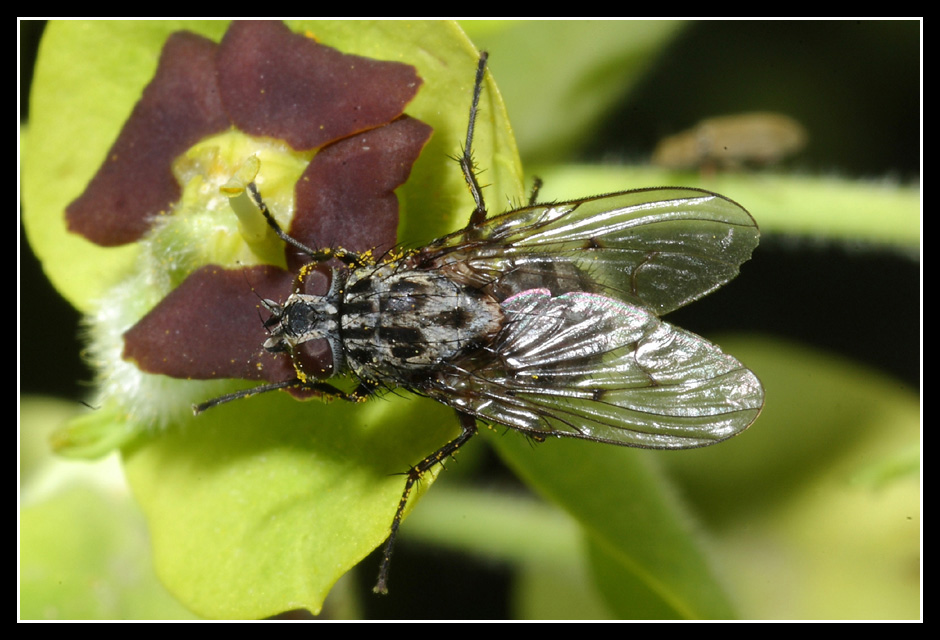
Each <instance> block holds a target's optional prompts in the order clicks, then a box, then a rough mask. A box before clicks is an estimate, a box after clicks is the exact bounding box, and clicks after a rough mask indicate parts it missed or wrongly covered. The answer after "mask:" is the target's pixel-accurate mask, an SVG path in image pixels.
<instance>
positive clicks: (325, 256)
mask: <svg viewBox="0 0 940 640" xmlns="http://www.w3.org/2000/svg"><path fill="white" fill-rule="evenodd" d="M246 190H247V192H248V197H249V199H251V202H252V203H253V204H254V205H255V206H256V207H258V210H259V211H260V212H261V215H263V216H264V219H265V220H266V221H267V223H268V226H269V227H271V229H272V230H274V233H275V234H277V237H278V238H280V239H281V240H283V241H284V242H285V243H287V244H289V245H290V246H292V247H294V248H296V249H299V250H300V251H302V252H303V253H305V254H307V255H308V256H310V259H311V261H313V262H316V263H320V262H326V261H327V260H329V259H331V258H336V259H337V260H339V261H340V262H342V263H343V264H345V265H346V266H348V267H350V268H353V269H355V268H357V267H361V266H364V265H366V264H370V263H371V261H370V260H368V259H366V258H365V257H364V256H362V255H360V254H358V253H355V252H353V251H347V250H346V249H341V248H336V249H311V248H310V247H308V246H307V245H305V244H304V243H303V242H301V241H300V240H297V239H296V238H294V237H293V236H290V235H288V234H287V232H286V231H284V230H283V229H282V228H281V225H279V224H278V223H277V220H275V219H274V216H272V215H271V211H270V210H269V209H268V205H266V204H265V203H264V200H263V199H262V198H261V194H260V193H259V192H258V185H256V184H255V183H254V182H249V183H248V186H247V187H246Z"/></svg>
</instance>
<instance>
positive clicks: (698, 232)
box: [425, 188, 760, 315]
mask: <svg viewBox="0 0 940 640" xmlns="http://www.w3.org/2000/svg"><path fill="white" fill-rule="evenodd" d="M759 238H760V232H759V230H758V228H757V223H755V222H754V219H753V218H752V217H751V215H750V214H749V213H748V212H747V211H746V210H745V209H744V208H742V207H741V206H740V205H738V204H737V203H736V202H734V201H732V200H729V199H727V198H725V197H723V196H720V195H718V194H715V193H711V192H709V191H702V190H699V189H688V188H663V189H640V190H636V191H625V192H623V193H614V194H609V195H603V196H596V197H593V198H585V199H583V200H573V201H571V202H562V203H555V204H543V205H536V206H532V207H526V208H523V209H518V210H516V211H511V212H509V213H505V214H503V215H500V216H496V217H493V218H490V219H489V220H487V221H486V222H485V223H483V224H481V225H479V226H476V227H470V228H468V229H466V230H464V231H461V232H459V233H455V234H452V235H450V236H447V237H446V238H443V239H441V240H439V241H437V242H436V243H433V244H431V245H430V246H429V247H428V248H427V249H425V251H426V252H430V253H429V255H431V256H432V257H433V259H434V260H435V263H434V264H432V265H429V266H433V267H441V266H443V267H445V268H448V267H449V268H454V269H456V268H458V265H459V268H460V269H462V270H463V271H465V272H469V275H468V274H467V273H463V274H462V277H464V278H468V279H470V280H471V282H472V283H473V284H477V285H479V286H488V287H490V293H492V294H493V295H496V296H497V297H498V298H505V297H509V296H512V295H513V294H516V293H521V292H523V291H526V290H529V289H533V288H538V287H545V288H548V289H549V290H550V291H552V293H554V294H559V293H565V292H569V291H589V292H594V293H600V294H602V295H605V296H608V297H612V298H617V299H619V300H625V301H627V302H631V303H633V304H636V305H639V306H642V307H644V308H646V309H649V310H651V311H653V312H654V313H655V314H656V315H664V314H666V313H669V312H670V311H673V310H674V309H678V308H679V307H681V306H684V305H686V304H688V303H690V302H692V301H693V300H697V299H698V298H701V297H702V296H704V295H706V294H708V293H710V292H711V291H714V290H715V289H717V288H718V287H720V286H721V285H723V284H725V283H726V282H728V281H729V280H731V279H733V278H734V277H735V276H736V275H737V274H738V267H739V266H740V265H741V264H742V263H743V262H745V261H746V260H748V259H749V258H750V257H751V252H752V251H753V250H754V248H755V247H757V243H758V240H759Z"/></svg>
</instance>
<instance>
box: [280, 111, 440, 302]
mask: <svg viewBox="0 0 940 640" xmlns="http://www.w3.org/2000/svg"><path fill="white" fill-rule="evenodd" d="M431 132H432V129H431V127H429V126H428V125H426V124H424V123H423V122H421V121H420V120H415V119H414V118H409V117H407V116H404V117H402V118H399V119H398V120H396V121H395V122H392V123H391V124H388V125H386V126H384V127H380V128H378V129H373V130H371V131H367V132H366V133H362V134H359V135H355V136H352V137H350V138H346V139H344V140H340V141H339V142H336V143H334V144H331V145H330V146H328V147H326V148H324V149H323V150H322V151H320V153H318V154H317V155H316V156H314V158H313V160H312V161H311V162H310V164H309V165H308V166H307V169H306V170H305V171H304V174H303V175H302V176H301V178H300V180H298V181H297V186H296V187H295V189H294V201H295V207H296V213H295V214H294V220H293V222H292V223H291V227H290V234H291V235H292V236H293V237H295V238H297V239H298V240H300V241H301V242H303V243H304V244H306V245H307V246H310V247H314V248H325V247H334V248H335V247H343V248H344V249H349V250H351V251H360V252H361V251H367V250H369V249H376V252H375V254H376V255H377V256H378V255H381V254H383V253H384V252H386V251H388V250H389V249H391V248H392V247H393V246H394V245H395V242H396V238H397V233H398V198H397V197H396V196H395V189H396V188H397V187H398V186H400V185H402V184H403V183H404V182H405V181H406V180H408V176H409V174H410V173H411V167H412V165H413V164H414V163H415V161H416V160H417V159H418V155H419V154H420V153H421V149H422V148H423V147H424V145H425V143H426V142H427V141H428V139H429V138H430V137H431ZM308 261H309V260H305V259H304V257H303V255H298V253H297V252H296V251H294V250H292V249H289V250H288V251H287V266H288V269H290V270H292V271H296V270H297V269H299V268H300V267H301V266H303V264H305V263H306V262H308ZM320 293H321V294H322V293H323V292H320Z"/></svg>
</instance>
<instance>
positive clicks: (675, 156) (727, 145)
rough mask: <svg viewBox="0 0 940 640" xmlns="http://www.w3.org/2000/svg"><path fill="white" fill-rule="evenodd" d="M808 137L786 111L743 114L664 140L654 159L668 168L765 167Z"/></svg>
mask: <svg viewBox="0 0 940 640" xmlns="http://www.w3.org/2000/svg"><path fill="white" fill-rule="evenodd" d="M806 140H807V134H806V129H804V128H803V126H802V125H801V124H800V123H799V122H797V121H796V120H794V119H793V118H791V117H789V116H786V115H784V114H782V113H739V114H736V115H730V116H720V117H716V118H708V119H707V120H702V121H701V122H699V123H698V124H697V125H695V126H694V127H692V128H691V129H688V130H686V131H682V132H680V133H677V134H675V135H672V136H669V137H668V138H665V139H663V140H662V141H660V143H659V144H658V145H656V149H655V150H654V151H653V157H652V162H653V164H655V165H657V166H660V167H664V168H666V169H692V168H703V169H704V168H711V169H738V168H741V167H746V166H752V167H763V166H767V165H771V164H775V163H777V162H780V161H781V160H783V159H784V158H787V157H789V156H791V155H793V154H795V153H797V152H798V151H800V150H801V149H802V148H803V147H804V146H805V145H806Z"/></svg>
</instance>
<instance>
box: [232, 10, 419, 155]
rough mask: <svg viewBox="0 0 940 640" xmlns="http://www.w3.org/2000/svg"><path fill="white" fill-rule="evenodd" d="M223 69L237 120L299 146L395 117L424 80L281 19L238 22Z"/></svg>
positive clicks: (261, 133)
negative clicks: (343, 50)
mask: <svg viewBox="0 0 940 640" xmlns="http://www.w3.org/2000/svg"><path fill="white" fill-rule="evenodd" d="M217 68H218V74H219V86H220V88H221V91H222V101H223V103H224V105H225V110H226V111H227V112H228V114H229V116H230V117H231V119H232V122H233V123H234V124H235V126H236V127H238V128H239V129H240V130H242V131H244V132H245V133H249V134H252V135H257V136H268V137H271V138H277V139H280V140H284V141H286V142H287V143H288V144H289V145H291V147H293V148H294V149H315V148H317V147H320V146H323V145H324V144H327V143H329V142H332V141H334V140H338V139H340V138H345V137H346V136H349V135H351V134H353V133H357V132H360V131H366V130H368V129H372V128H374V127H378V126H381V125H383V124H385V123H386V122H390V121H392V120H394V119H395V118H397V117H398V116H399V115H401V114H402V112H403V111H404V109H405V105H406V104H408V102H410V101H411V99H412V98H414V96H415V95H416V94H417V92H418V89H419V87H420V86H421V82H422V81H421V78H420V77H418V74H417V72H416V71H415V69H414V67H411V66H409V65H405V64H401V63H398V62H383V61H379V60H371V59H369V58H362V57H359V56H354V55H347V54H343V53H340V52H339V51H336V50H335V49H331V48H330V47H327V46H324V45H321V44H319V43H317V42H316V41H314V40H312V39H311V38H307V37H305V36H303V35H300V34H295V33H293V32H291V31H290V29H288V28H287V27H286V26H285V25H284V24H283V23H281V22H276V21H248V22H233V23H232V25H231V26H230V27H229V29H228V31H227V32H226V34H225V37H224V38H222V42H221V44H220V45H219V55H218V63H217Z"/></svg>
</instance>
